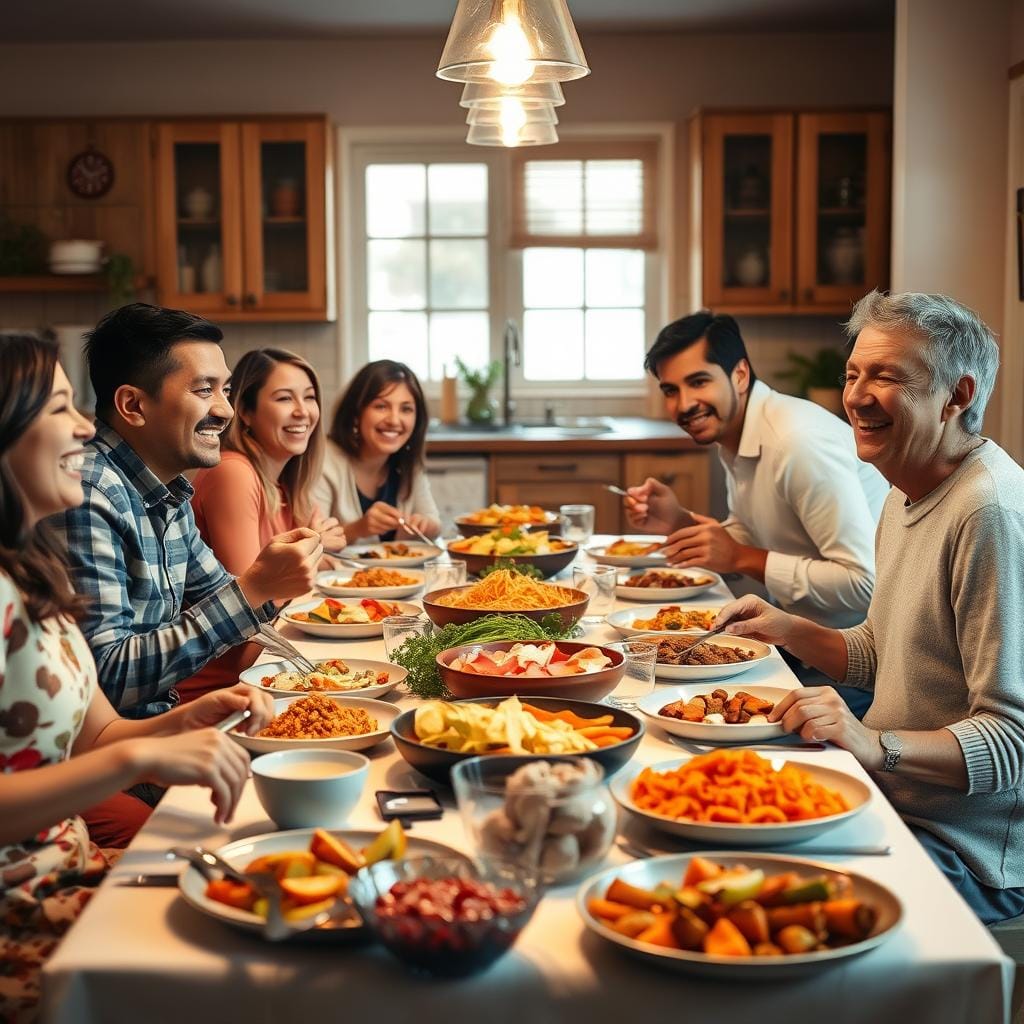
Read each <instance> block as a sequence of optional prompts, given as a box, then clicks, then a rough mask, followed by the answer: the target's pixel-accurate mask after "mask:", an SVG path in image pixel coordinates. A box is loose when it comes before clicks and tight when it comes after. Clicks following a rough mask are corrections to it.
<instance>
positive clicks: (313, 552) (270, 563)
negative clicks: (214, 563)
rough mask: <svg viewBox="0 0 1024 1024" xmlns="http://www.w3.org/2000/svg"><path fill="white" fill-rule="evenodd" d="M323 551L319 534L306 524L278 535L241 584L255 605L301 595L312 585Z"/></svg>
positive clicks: (261, 554)
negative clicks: (272, 599)
mask: <svg viewBox="0 0 1024 1024" xmlns="http://www.w3.org/2000/svg"><path fill="white" fill-rule="evenodd" d="M323 553H324V549H323V545H322V544H321V543H320V535H319V534H318V533H316V531H314V530H310V529H308V528H307V527H304V526H303V527H299V528H298V529H295V530H290V531H289V532H288V533H281V534H278V536H276V537H274V538H273V539H272V540H271V541H270V543H269V544H267V546H266V547H265V548H264V549H263V550H262V551H261V552H260V553H259V554H258V555H257V556H256V561H255V562H253V563H252V565H251V566H249V568H248V569H247V570H246V571H245V572H244V573H243V574H242V575H241V576H239V577H238V585H239V586H240V587H241V588H242V593H243V594H244V595H245V599H246V600H247V601H248V602H249V605H250V607H252V608H258V607H259V606H260V605H262V604H265V603H266V602H267V601H269V600H271V598H274V599H283V598H289V597H301V596H302V595H303V594H305V593H307V592H308V591H309V590H311V589H312V588H313V582H314V580H315V578H316V573H317V566H318V565H319V564H320V556H321V555H322V554H323Z"/></svg>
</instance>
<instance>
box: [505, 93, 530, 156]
mask: <svg viewBox="0 0 1024 1024" xmlns="http://www.w3.org/2000/svg"><path fill="white" fill-rule="evenodd" d="M498 123H499V124H500V125H501V141H502V142H504V143H505V145H506V146H516V145H518V144H519V129H520V128H522V127H523V125H524V124H526V111H525V110H524V109H523V105H522V103H520V102H519V100H516V99H509V98H508V97H505V98H504V99H503V100H502V101H501V113H500V114H499V115H498Z"/></svg>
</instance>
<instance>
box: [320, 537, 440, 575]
mask: <svg viewBox="0 0 1024 1024" xmlns="http://www.w3.org/2000/svg"><path fill="white" fill-rule="evenodd" d="M393 543H396V542H395V541H381V542H380V543H379V544H353V545H352V546H351V547H347V548H345V550H344V551H342V552H341V553H340V554H341V557H342V558H351V559H352V560H353V561H356V562H358V563H359V564H360V565H366V566H371V565H380V566H383V567H384V568H385V569H403V568H405V569H408V568H410V567H411V566H414V565H422V564H423V563H424V562H429V561H430V559H432V558H437V557H439V556H440V555H442V554H444V552H443V551H442V550H441V549H440V548H439V547H438V546H437V545H436V544H432V545H431V546H430V547H428V546H427V545H426V544H424V543H423V542H422V541H416V540H412V541H401V542H398V543H407V544H408V545H409V546H410V547H411V548H413V550H414V551H415V552H416V553H415V554H414V555H409V556H408V557H407V558H362V557H360V556H361V555H362V554H364V553H365V552H367V551H372V550H374V549H378V550H379V549H380V548H383V547H387V546H388V544H393Z"/></svg>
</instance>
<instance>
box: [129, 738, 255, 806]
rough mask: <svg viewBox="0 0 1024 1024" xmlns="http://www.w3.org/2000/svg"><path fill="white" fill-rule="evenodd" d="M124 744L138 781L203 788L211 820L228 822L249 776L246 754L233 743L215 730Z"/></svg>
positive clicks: (137, 740)
mask: <svg viewBox="0 0 1024 1024" xmlns="http://www.w3.org/2000/svg"><path fill="white" fill-rule="evenodd" d="M124 743H125V747H126V748H127V751H128V753H129V756H130V758H131V760H132V763H133V766H134V768H135V770H136V772H137V776H136V777H137V779H138V781H139V782H153V783H156V784H157V785H158V786H205V787H206V788H207V789H209V790H210V802H211V803H212V804H213V807H214V815H213V820H214V821H215V822H216V823H217V824H218V825H225V824H227V823H228V822H230V821H231V818H232V817H233V816H234V813H235V808H236V807H237V806H238V800H239V798H240V797H241V795H242V789H243V787H244V786H245V780H246V779H247V778H248V777H249V755H248V754H247V753H246V752H245V750H243V749H242V747H241V746H239V745H238V744H237V743H236V742H235V741H234V740H232V739H230V738H229V737H227V736H225V735H224V733H222V732H218V731H217V730H216V729H194V730H190V731H188V732H181V733H178V734H177V735H175V736H157V737H144V738H140V739H135V740H125V741H124Z"/></svg>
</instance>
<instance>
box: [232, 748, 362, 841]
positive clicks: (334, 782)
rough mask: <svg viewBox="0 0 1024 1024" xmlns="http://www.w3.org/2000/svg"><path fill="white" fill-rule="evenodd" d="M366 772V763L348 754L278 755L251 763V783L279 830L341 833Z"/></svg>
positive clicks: (310, 752)
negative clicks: (336, 829)
mask: <svg viewBox="0 0 1024 1024" xmlns="http://www.w3.org/2000/svg"><path fill="white" fill-rule="evenodd" d="M332 768H333V770H334V771H335V773H336V774H333V775H330V774H327V772H329V771H330V770H331V769H332ZM369 770H370V759H369V758H368V757H366V756H364V755H363V754H357V753H355V752H354V751H351V750H309V749H308V748H307V749H303V750H278V751H277V752H276V753H273V754H263V755H262V756H261V757H257V758H256V759H255V760H254V761H253V762H252V781H253V786H254V787H255V789H256V795H257V796H258V797H259V800H260V803H261V804H262V805H263V810H265V811H266V812H267V815H268V816H269V818H270V820H271V821H273V822H274V823H275V824H276V825H277V826H278V828H341V826H342V825H344V824H345V822H346V821H347V820H348V816H349V814H351V813H352V808H353V807H355V805H356V803H357V801H358V800H359V797H360V796H361V795H362V792H363V789H364V787H365V786H366V776H367V774H368V773H369ZM304 773H305V774H304Z"/></svg>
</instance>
